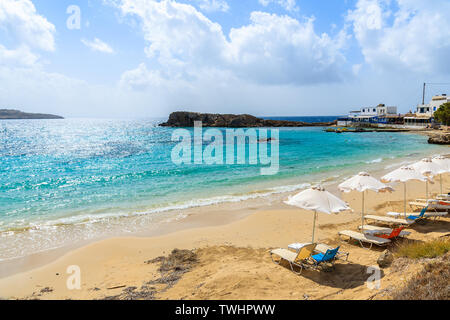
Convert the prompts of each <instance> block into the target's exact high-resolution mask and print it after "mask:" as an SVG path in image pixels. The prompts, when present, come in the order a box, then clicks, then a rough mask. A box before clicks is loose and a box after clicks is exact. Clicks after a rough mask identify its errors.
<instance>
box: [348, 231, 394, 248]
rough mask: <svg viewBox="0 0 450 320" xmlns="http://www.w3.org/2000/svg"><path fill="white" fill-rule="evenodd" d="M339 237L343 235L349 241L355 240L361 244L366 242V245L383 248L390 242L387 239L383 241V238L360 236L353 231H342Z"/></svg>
mask: <svg viewBox="0 0 450 320" xmlns="http://www.w3.org/2000/svg"><path fill="white" fill-rule="evenodd" d="M339 235H340V236H341V235H344V236H347V237H349V238H351V239H355V240H358V241H361V242H367V243H372V244H375V245H378V246H383V245H387V244H388V243H390V242H391V240H389V239H383V238H379V237H375V236H370V235H366V234H362V233H359V232H355V231H350V230H344V231H340V232H339Z"/></svg>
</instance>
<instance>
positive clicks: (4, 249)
mask: <svg viewBox="0 0 450 320" xmlns="http://www.w3.org/2000/svg"><path fill="white" fill-rule="evenodd" d="M158 122H159V121H157V120H123V121H122V120H86V119H73V120H72V119H71V120H33V121H29V120H23V121H22V120H19V121H1V122H0V139H1V144H0V240H2V241H0V259H6V258H11V257H15V256H20V255H23V254H26V253H27V252H29V250H27V248H25V247H26V246H27V245H31V243H32V245H31V247H32V250H31V251H36V250H41V249H42V250H44V249H47V248H50V247H57V246H58V241H62V240H61V239H60V238H59V236H58V234H61V232H62V231H61V230H62V229H63V228H64V227H67V226H76V225H83V226H87V225H89V226H90V227H88V228H87V227H85V229H86V228H87V229H88V230H90V231H91V233H92V232H94V233H95V232H97V231H98V229H95V228H94V227H93V226H94V225H95V224H96V223H97V224H103V225H104V226H106V227H107V225H108V223H107V222H105V221H108V219H117V217H124V216H132V215H139V216H146V217H151V216H152V215H153V214H155V213H159V214H161V213H164V212H166V211H169V210H172V211H173V210H182V209H184V208H189V207H194V206H200V205H208V204H213V203H220V202H230V201H241V200H245V199H248V198H252V197H258V196H263V195H268V194H271V193H277V192H283V191H293V190H296V189H300V188H301V187H303V186H304V184H305V183H317V182H321V181H322V182H323V181H327V180H329V179H331V178H333V177H337V176H336V173H339V172H341V173H342V172H348V173H350V172H357V171H361V170H360V169H365V168H370V166H372V165H375V164H377V163H378V164H379V163H382V162H384V161H394V160H395V159H403V158H408V157H413V158H419V157H420V156H421V155H428V154H430V153H433V152H434V153H439V152H440V151H442V150H443V149H442V148H441V147H438V146H432V145H428V144H427V141H426V137H424V136H421V135H413V134H403V133H363V134H350V133H348V134H345V133H344V134H334V133H325V132H323V128H286V129H280V139H279V145H280V147H279V150H280V170H279V173H278V174H276V175H274V176H261V175H260V169H261V166H259V165H258V166H254V165H182V166H178V165H175V164H174V163H172V161H171V157H170V156H171V151H172V149H173V147H174V146H175V144H176V143H175V142H172V141H171V136H172V132H173V129H170V128H160V127H158V126H157V124H158ZM114 221H116V220H114ZM147 222H148V223H151V218H148V220H147ZM127 227H130V226H129V225H128V226H127ZM85 229H83V230H85ZM80 230H81V229H80ZM129 231H130V232H131V231H133V230H132V229H131V228H130V229H129ZM83 232H84V231H83ZM83 232H82V231H79V232H78V233H77V234H76V236H75V235H74V234H71V235H65V236H64V237H63V238H64V241H66V240H67V241H70V240H71V239H70V238H71V237H72V236H73V238H74V239H73V240H80V239H84V238H85V237H86V235H85V234H84V233H83ZM89 236H90V237H93V235H92V234H90V235H89ZM19 240H20V241H19ZM27 241H28V242H29V243H30V244H27V243H28V242H27ZM39 241H41V243H40V244H39V245H38V244H37V242H39Z"/></svg>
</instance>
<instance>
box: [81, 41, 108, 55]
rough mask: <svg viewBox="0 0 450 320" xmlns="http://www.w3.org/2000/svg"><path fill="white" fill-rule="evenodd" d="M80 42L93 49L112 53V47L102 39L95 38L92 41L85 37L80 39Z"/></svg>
mask: <svg viewBox="0 0 450 320" xmlns="http://www.w3.org/2000/svg"><path fill="white" fill-rule="evenodd" d="M81 42H82V43H83V44H84V45H85V46H86V47H88V48H90V49H91V50H93V51H98V52H103V53H109V54H112V53H114V50H113V48H111V46H110V45H108V44H107V43H105V42H103V41H102V40H100V39H98V38H95V39H94V40H93V41H89V40H86V39H81Z"/></svg>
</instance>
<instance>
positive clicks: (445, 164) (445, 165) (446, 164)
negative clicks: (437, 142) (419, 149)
mask: <svg viewBox="0 0 450 320" xmlns="http://www.w3.org/2000/svg"><path fill="white" fill-rule="evenodd" d="M431 161H433V162H434V163H436V164H437V165H439V166H441V168H442V169H443V170H445V171H444V172H442V173H445V172H450V158H447V157H446V156H441V155H439V156H436V157H433V158H432V159H431ZM442 173H440V174H439V180H440V183H441V194H442V193H443V192H442Z"/></svg>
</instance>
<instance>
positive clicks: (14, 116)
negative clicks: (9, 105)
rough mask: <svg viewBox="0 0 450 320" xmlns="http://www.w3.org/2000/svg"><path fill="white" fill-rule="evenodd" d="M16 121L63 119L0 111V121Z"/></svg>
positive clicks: (46, 115) (37, 114)
mask: <svg viewBox="0 0 450 320" xmlns="http://www.w3.org/2000/svg"><path fill="white" fill-rule="evenodd" d="M18 119H64V118H63V117H61V116H56V115H53V114H45V113H27V112H22V111H19V110H13V109H0V120H18Z"/></svg>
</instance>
